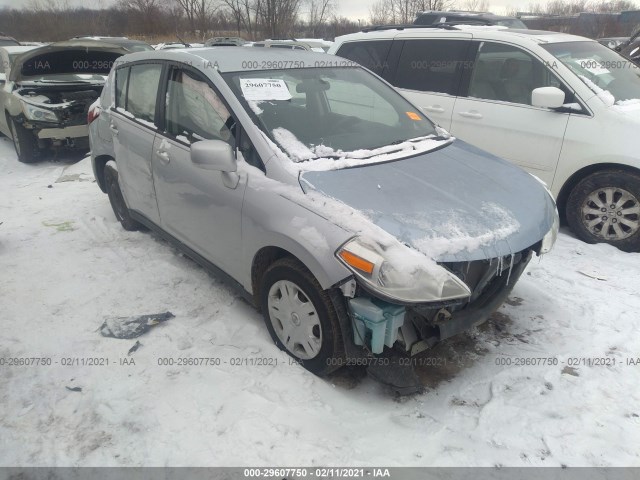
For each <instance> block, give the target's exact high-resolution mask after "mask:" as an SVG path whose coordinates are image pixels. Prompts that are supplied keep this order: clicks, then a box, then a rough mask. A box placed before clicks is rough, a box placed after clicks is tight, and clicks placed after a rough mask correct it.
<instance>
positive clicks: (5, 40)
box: [0, 32, 20, 47]
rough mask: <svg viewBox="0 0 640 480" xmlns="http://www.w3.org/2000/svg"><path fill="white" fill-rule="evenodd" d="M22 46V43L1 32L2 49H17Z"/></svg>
mask: <svg viewBox="0 0 640 480" xmlns="http://www.w3.org/2000/svg"><path fill="white" fill-rule="evenodd" d="M18 45H20V42H19V41H17V40H16V39H15V38H13V37H9V36H7V35H5V34H4V33H2V32H0V47H15V46H18Z"/></svg>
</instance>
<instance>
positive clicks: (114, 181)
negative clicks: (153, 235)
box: [104, 161, 142, 232]
mask: <svg viewBox="0 0 640 480" xmlns="http://www.w3.org/2000/svg"><path fill="white" fill-rule="evenodd" d="M104 183H105V187H106V189H107V195H108V196H109V202H110V203H111V208H112V209H113V213H115V215H116V218H117V219H118V221H119V222H120V224H121V225H122V228H124V229H125V230H128V231H130V232H132V231H135V230H140V227H142V225H140V223H138V222H136V221H135V220H134V219H133V218H131V214H130V212H129V208H128V207H127V204H126V203H125V201H124V197H123V196H122V190H120V183H119V182H118V170H117V169H116V165H115V162H114V161H109V162H107V164H106V165H105V167H104Z"/></svg>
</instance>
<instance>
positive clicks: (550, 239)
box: [540, 208, 560, 255]
mask: <svg viewBox="0 0 640 480" xmlns="http://www.w3.org/2000/svg"><path fill="white" fill-rule="evenodd" d="M559 229H560V217H559V216H558V209H557V208H556V209H554V213H553V224H552V225H551V229H550V230H549V231H548V232H547V234H546V235H545V236H544V237H543V238H542V246H541V247H540V254H541V255H544V254H545V253H549V252H550V251H551V249H552V248H553V245H554V244H555V243H556V239H557V238H558V230H559Z"/></svg>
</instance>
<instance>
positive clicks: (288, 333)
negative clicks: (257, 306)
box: [267, 280, 322, 360]
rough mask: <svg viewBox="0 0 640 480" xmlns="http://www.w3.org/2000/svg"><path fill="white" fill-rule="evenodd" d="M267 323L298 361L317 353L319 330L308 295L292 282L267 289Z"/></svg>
mask: <svg viewBox="0 0 640 480" xmlns="http://www.w3.org/2000/svg"><path fill="white" fill-rule="evenodd" d="M267 308H268V309H269V320H270V321H271V325H272V326H273V329H274V330H275V332H276V335H277V336H278V338H279V339H280V341H281V342H282V344H283V345H284V346H285V348H286V349H287V350H288V351H289V352H291V353H292V354H293V355H295V356H296V357H298V358H300V359H302V360H310V359H312V358H314V357H315V356H317V355H318V353H320V348H321V347H322V327H321V326H320V318H319V317H318V312H317V311H316V308H315V307H314V305H313V302H312V301H311V299H310V298H309V296H308V295H307V294H306V293H305V292H304V291H303V290H302V289H301V288H300V287H298V286H297V285H296V284H295V283H293V282H290V281H289V280H279V281H277V282H276V283H274V284H273V285H272V286H271V288H270V289H269V298H268V303H267Z"/></svg>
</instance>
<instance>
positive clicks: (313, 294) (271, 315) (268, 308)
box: [260, 258, 345, 375]
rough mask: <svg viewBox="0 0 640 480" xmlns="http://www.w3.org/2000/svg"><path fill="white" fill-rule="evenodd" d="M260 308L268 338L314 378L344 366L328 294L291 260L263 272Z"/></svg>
mask: <svg viewBox="0 0 640 480" xmlns="http://www.w3.org/2000/svg"><path fill="white" fill-rule="evenodd" d="M260 306H261V308H262V313H263V316H264V321H265V323H266V325H267V329H268V330H269V334H270V335H271V338H272V339H273V341H274V342H275V344H276V345H277V346H278V348H280V349H281V350H284V351H285V352H287V353H288V354H289V355H290V356H291V357H293V358H294V359H295V360H296V361H297V362H298V363H300V364H301V365H302V366H303V367H304V368H306V369H307V370H309V371H310V372H312V373H315V374H316V375H325V374H328V373H330V372H332V371H334V370H337V369H338V368H339V367H340V366H341V365H342V364H343V363H344V362H343V359H344V356H345V353H344V344H343V342H342V331H341V329H340V322H339V320H338V314H337V313H336V311H335V308H334V307H333V304H332V302H331V299H330V298H329V294H328V292H327V291H325V290H323V289H322V287H321V286H320V284H319V283H318V281H317V280H316V279H315V277H314V276H313V275H312V274H311V272H310V271H309V270H308V269H307V268H306V267H305V266H304V265H303V264H302V263H300V262H299V261H298V260H296V259H294V258H281V259H279V260H277V261H275V262H274V263H273V264H272V265H271V266H270V267H269V268H268V269H267V270H266V272H265V274H264V276H263V279H262V288H261V290H260Z"/></svg>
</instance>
